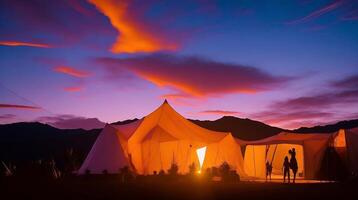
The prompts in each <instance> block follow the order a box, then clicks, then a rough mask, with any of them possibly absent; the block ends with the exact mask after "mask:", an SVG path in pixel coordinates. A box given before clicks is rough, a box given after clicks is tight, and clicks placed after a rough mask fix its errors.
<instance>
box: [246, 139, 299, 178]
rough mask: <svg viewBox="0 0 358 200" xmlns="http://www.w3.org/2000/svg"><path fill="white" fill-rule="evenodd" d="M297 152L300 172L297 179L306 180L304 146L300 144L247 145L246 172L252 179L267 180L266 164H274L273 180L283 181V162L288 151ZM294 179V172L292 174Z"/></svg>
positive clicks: (288, 155)
mask: <svg viewBox="0 0 358 200" xmlns="http://www.w3.org/2000/svg"><path fill="white" fill-rule="evenodd" d="M292 148H295V150H296V159H297V164H298V171H297V175H296V178H297V179H303V178H304V151H303V146H302V145H298V144H270V145H247V146H246V150H245V157H244V170H245V172H246V174H247V175H248V176H250V177H254V178H260V179H264V178H266V162H269V163H270V164H272V179H283V162H284V159H285V157H286V156H287V157H288V159H290V157H291V156H290V154H289V153H288V151H289V150H290V149H292ZM290 176H291V178H293V173H292V170H291V172H290Z"/></svg>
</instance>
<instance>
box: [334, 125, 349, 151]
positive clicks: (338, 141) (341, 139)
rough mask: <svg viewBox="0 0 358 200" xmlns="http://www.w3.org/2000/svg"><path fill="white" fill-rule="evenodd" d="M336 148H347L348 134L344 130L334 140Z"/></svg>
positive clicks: (340, 130)
mask: <svg viewBox="0 0 358 200" xmlns="http://www.w3.org/2000/svg"><path fill="white" fill-rule="evenodd" d="M334 147H346V134H345V131H344V129H339V131H338V134H337V136H336V137H335V138H334Z"/></svg>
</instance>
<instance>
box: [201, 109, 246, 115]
mask: <svg viewBox="0 0 358 200" xmlns="http://www.w3.org/2000/svg"><path fill="white" fill-rule="evenodd" d="M199 113H200V114H208V115H238V114H240V113H239V112H236V111H228V110H204V111H201V112H199Z"/></svg>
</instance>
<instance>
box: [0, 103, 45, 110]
mask: <svg viewBox="0 0 358 200" xmlns="http://www.w3.org/2000/svg"><path fill="white" fill-rule="evenodd" d="M1 108H3V109H6V108H8V109H20V110H34V111H35V110H41V108H40V107H37V106H28V105H18V104H0V109H1Z"/></svg>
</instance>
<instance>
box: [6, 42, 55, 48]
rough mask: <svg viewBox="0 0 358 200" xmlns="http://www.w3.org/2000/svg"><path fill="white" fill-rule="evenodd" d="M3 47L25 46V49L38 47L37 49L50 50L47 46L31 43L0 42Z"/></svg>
mask: <svg viewBox="0 0 358 200" xmlns="http://www.w3.org/2000/svg"><path fill="white" fill-rule="evenodd" d="M0 45H3V46H14V47H16V46H25V47H38V48H51V46H50V45H48V44H42V43H33V42H20V41H0Z"/></svg>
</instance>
